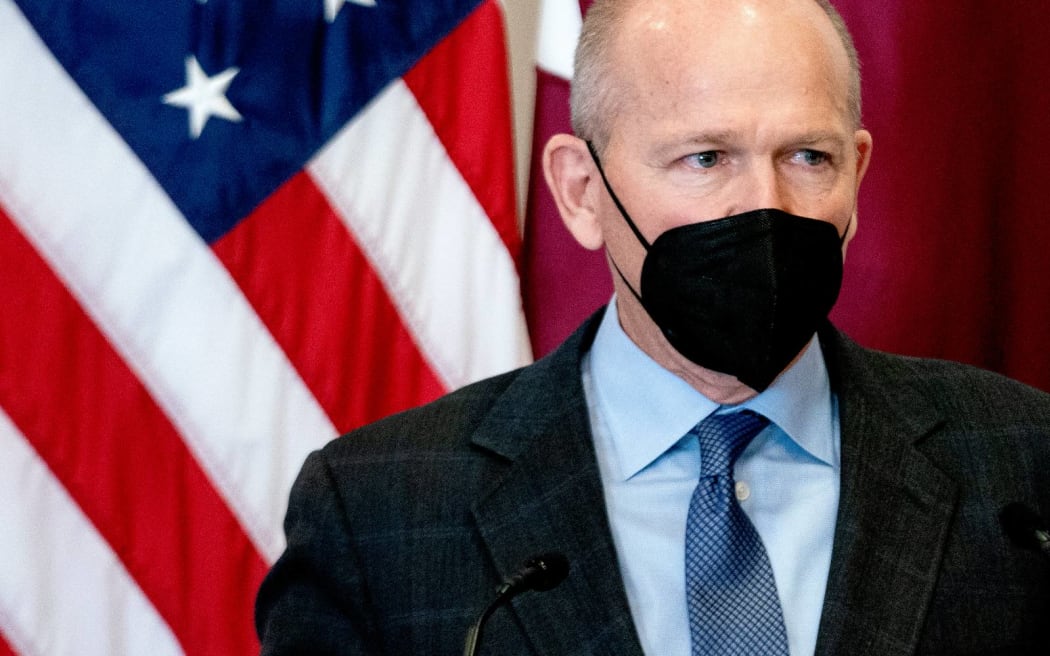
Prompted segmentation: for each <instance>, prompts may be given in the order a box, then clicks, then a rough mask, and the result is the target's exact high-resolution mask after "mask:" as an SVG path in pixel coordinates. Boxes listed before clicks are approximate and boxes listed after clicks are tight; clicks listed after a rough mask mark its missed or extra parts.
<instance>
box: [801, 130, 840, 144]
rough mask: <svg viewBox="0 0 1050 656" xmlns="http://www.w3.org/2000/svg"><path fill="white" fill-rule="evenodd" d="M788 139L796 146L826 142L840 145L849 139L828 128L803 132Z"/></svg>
mask: <svg viewBox="0 0 1050 656" xmlns="http://www.w3.org/2000/svg"><path fill="white" fill-rule="evenodd" d="M789 141H790V143H792V144H794V145H797V146H809V145H816V144H826V143H828V142H832V143H834V144H836V145H839V146H842V145H845V144H846V143H848V142H849V139H847V138H846V136H845V135H842V134H839V133H838V132H832V131H830V130H814V131H813V132H804V133H802V134H800V135H798V136H797V137H795V138H793V139H790V140H789Z"/></svg>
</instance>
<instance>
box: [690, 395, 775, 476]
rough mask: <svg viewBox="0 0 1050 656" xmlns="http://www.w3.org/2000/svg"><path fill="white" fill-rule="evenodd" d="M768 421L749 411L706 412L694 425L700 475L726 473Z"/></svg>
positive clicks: (722, 474)
mask: <svg viewBox="0 0 1050 656" xmlns="http://www.w3.org/2000/svg"><path fill="white" fill-rule="evenodd" d="M767 424H769V420H768V419H766V418H765V417H763V416H762V415H760V414H756V413H754V412H752V411H750V410H743V411H741V412H731V413H720V414H712V415H708V416H707V417H706V418H705V419H704V420H703V421H701V422H700V423H699V424H697V425H696V426H695V427H693V430H692V432H693V433H695V434H696V437H697V440H698V441H699V442H700V476H702V477H707V476H727V475H729V473H730V472H731V471H732V469H733V463H735V462H736V459H737V458H738V457H739V456H740V454H741V453H743V452H744V449H745V448H747V445H748V443H750V442H751V440H752V439H754V437H755V436H756V435H758V433H759V432H760V431H761V430H762V429H763V428H765V427H766V425H767Z"/></svg>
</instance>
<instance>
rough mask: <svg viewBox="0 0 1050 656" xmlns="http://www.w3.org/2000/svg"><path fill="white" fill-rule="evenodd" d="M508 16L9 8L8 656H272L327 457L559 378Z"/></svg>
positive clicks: (406, 1)
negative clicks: (531, 243) (459, 399)
mask: <svg viewBox="0 0 1050 656" xmlns="http://www.w3.org/2000/svg"><path fill="white" fill-rule="evenodd" d="M503 29H504V28H503V17H502V9H501V7H500V6H499V4H498V3H497V2H495V0H398V1H394V0H313V1H305V0H255V1H252V2H246V1H243V0H165V1H163V2H132V1H130V0H81V1H79V2H65V1H53V0H0V290H2V294H3V300H2V305H0V526H2V527H3V528H2V529H0V654H6V653H18V654H99V655H102V654H151V655H152V656H161V655H163V654H180V653H186V654H217V655H223V656H230V655H235V654H248V653H254V652H256V651H257V649H258V645H257V642H256V639H255V636H254V632H253V628H252V621H251V612H252V604H253V599H254V595H255V592H256V589H257V587H258V584H259V582H260V581H261V579H262V577H263V575H264V573H265V571H266V570H267V568H268V566H269V564H270V563H271V562H272V561H273V560H274V559H275V558H276V557H277V556H278V555H279V553H280V551H281V549H282V547H283V535H282V532H281V521H282V519H283V515H284V510H285V505H286V502H287V493H288V490H289V488H290V485H291V482H292V480H293V478H294V476H295V474H296V473H297V471H298V468H299V466H300V465H301V463H302V461H303V459H304V458H305V455H306V454H307V452H308V451H310V450H312V449H314V448H316V447H318V446H320V445H321V444H323V443H324V442H326V441H327V440H329V439H331V438H333V437H335V436H336V435H338V434H339V433H341V432H344V431H346V430H348V429H349V428H352V427H354V426H357V425H360V424H362V423H365V422H367V421H370V420H372V419H376V418H378V417H380V416H383V415H386V414H389V413H391V412H394V411H397V410H401V409H404V408H407V407H410V406H413V405H417V404H419V403H422V402H424V401H427V400H430V399H433V398H435V397H436V396H438V395H440V394H441V393H443V392H444V391H446V390H450V389H452V388H455V387H458V386H460V385H462V384H465V383H467V382H469V381H472V380H475V379H478V378H480V377H483V376H486V375H489V374H493V373H497V372H499V371H503V370H506V369H509V368H511V367H514V366H516V365H519V364H523V363H525V362H526V361H528V360H529V359H530V354H529V347H528V341H527V337H526V334H525V327H524V315H523V311H522V306H521V300H520V295H519V277H518V269H517V258H518V256H519V238H518V232H517V223H516V219H515V194H514V182H513V180H514V178H513V159H512V147H511V140H510V139H511V130H510V107H509V93H508V89H507V61H506V53H505V45H504V43H505V39H504V31H503Z"/></svg>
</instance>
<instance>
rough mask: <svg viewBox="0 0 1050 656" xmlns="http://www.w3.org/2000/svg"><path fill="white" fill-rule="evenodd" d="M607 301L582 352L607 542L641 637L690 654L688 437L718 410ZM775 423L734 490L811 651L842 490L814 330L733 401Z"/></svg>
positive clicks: (652, 648)
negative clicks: (653, 354) (791, 357)
mask: <svg viewBox="0 0 1050 656" xmlns="http://www.w3.org/2000/svg"><path fill="white" fill-rule="evenodd" d="M615 307H616V303H615V299H614V300H613V302H612V303H610V305H609V310H608V311H607V312H606V313H605V317H604V319H603V320H602V323H601V326H600V327H599V329H598V333H597V335H596V337H595V341H594V345H593V346H592V347H591V350H590V352H589V353H588V355H587V356H586V358H585V360H584V366H583V384H584V390H585V392H586V396H587V403H588V407H589V411H590V417H591V425H592V427H593V429H594V443H595V451H596V453H597V456H598V465H599V469H600V471H601V477H602V486H603V488H604V491H605V500H606V506H607V510H608V514H609V520H610V524H611V527H612V534H613V541H614V543H615V545H616V551H617V555H618V556H619V559H620V570H621V572H622V574H623V580H624V583H625V585H626V589H627V599H628V602H629V603H630V607H631V613H632V616H633V618H634V621H635V625H636V626H637V628H638V632H639V636H640V638H641V642H642V648H643V649H644V650H645V653H646V654H650V655H652V656H689V655H690V644H689V642H690V638H689V621H688V619H687V616H686V601H685V570H684V567H685V565H684V561H685V523H686V515H687V513H688V510H689V499H690V497H691V495H692V493H693V488H695V487H696V483H697V479H698V476H699V472H700V458H701V457H702V454H701V453H700V447H699V444H698V443H697V441H696V440H695V439H686V438H685V437H684V436H685V434H686V433H687V432H688V431H689V429H690V428H692V427H693V426H694V425H695V424H696V423H697V422H699V421H700V420H701V419H703V418H704V417H706V416H707V415H709V414H710V413H712V412H714V411H716V410H718V409H719V407H720V406H719V405H718V404H716V403H714V402H712V401H711V400H709V399H707V398H706V397H705V396H703V395H702V394H700V393H699V392H697V391H696V390H695V389H693V388H692V387H690V386H689V385H688V384H686V383H685V382H684V381H683V380H682V379H680V378H678V377H677V376H675V375H674V374H672V373H670V372H669V371H667V370H666V369H664V368H663V367H661V366H660V365H658V364H657V363H656V362H655V361H653V360H652V359H651V358H650V357H649V356H648V355H646V354H645V353H644V352H643V351H642V350H641V349H639V348H638V347H637V346H636V345H635V344H634V342H632V341H631V339H630V338H629V337H627V335H626V334H625V333H624V332H623V329H622V328H621V327H620V323H619V319H618V316H617V313H616V311H615ZM739 407H740V408H750V409H752V410H754V411H756V412H759V413H761V414H762V415H764V416H765V417H767V418H768V419H769V420H770V422H771V424H770V425H769V426H768V427H767V428H766V429H764V430H763V431H762V432H761V433H759V434H758V436H756V437H755V438H754V440H752V442H751V444H750V445H749V446H748V447H747V449H746V450H745V451H744V453H743V454H742V455H741V456H740V458H739V459H738V460H737V463H736V466H735V469H734V473H735V478H736V481H737V490H736V491H737V499H738V500H740V505H741V506H742V507H743V509H744V512H746V513H747V515H748V517H750V518H751V522H752V523H753V524H754V525H755V528H756V529H757V530H758V534H759V535H760V536H761V537H762V542H763V543H764V544H765V546H766V550H767V552H768V553H769V558H770V562H771V564H772V566H773V576H774V578H775V579H776V584H777V593H778V594H779V595H780V603H781V607H782V608H783V610H784V621H785V624H786V626H787V635H788V643H789V647H790V649H791V654H793V655H794V656H799V655H801V654H812V653H813V652H814V649H815V647H816V640H817V629H818V626H819V623H820V612H821V607H822V605H823V601H824V590H825V587H826V584H827V578H828V569H829V567H830V563H831V545H832V538H833V535H834V531H835V515H836V512H837V510H838V501H839V463H840V458H839V426H838V412H837V408H836V401H835V398H834V396H833V394H832V392H831V387H830V384H829V381H828V374H827V369H826V367H825V364H824V357H823V354H822V353H821V350H820V346H819V344H818V343H817V339H816V337H815V336H814V338H813V340H812V341H811V342H810V344H809V346H807V347H806V350H805V352H804V354H803V356H802V357H801V358H800V359H799V360H798V361H797V362H796V363H795V364H794V365H793V366H792V367H791V368H790V369H788V370H787V371H786V372H785V373H784V374H782V375H781V376H780V377H779V378H778V379H777V380H776V381H774V383H773V384H772V385H770V387H769V388H768V389H766V391H764V392H762V393H761V394H759V395H758V396H756V397H755V398H753V399H751V400H749V401H747V402H746V403H743V404H740V406H739Z"/></svg>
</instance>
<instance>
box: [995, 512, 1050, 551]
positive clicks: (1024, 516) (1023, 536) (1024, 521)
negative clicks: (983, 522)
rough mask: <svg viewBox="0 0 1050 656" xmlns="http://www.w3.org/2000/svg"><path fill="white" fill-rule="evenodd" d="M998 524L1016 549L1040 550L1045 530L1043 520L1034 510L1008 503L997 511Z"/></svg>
mask: <svg viewBox="0 0 1050 656" xmlns="http://www.w3.org/2000/svg"><path fill="white" fill-rule="evenodd" d="M999 524H1000V525H1001V526H1002V527H1003V532H1004V533H1005V534H1006V537H1008V538H1010V541H1011V542H1013V543H1014V544H1015V545H1017V546H1018V547H1022V548H1025V549H1040V548H1042V542H1043V541H1042V540H1041V539H1040V538H1041V537H1042V536H1046V534H1047V528H1046V523H1045V522H1044V521H1043V519H1042V518H1041V517H1040V516H1039V515H1037V514H1036V513H1035V511H1034V510H1032V509H1031V508H1029V507H1028V506H1026V505H1024V504H1023V503H1018V502H1014V503H1010V504H1007V505H1006V506H1004V507H1003V509H1002V510H1001V511H999Z"/></svg>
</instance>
